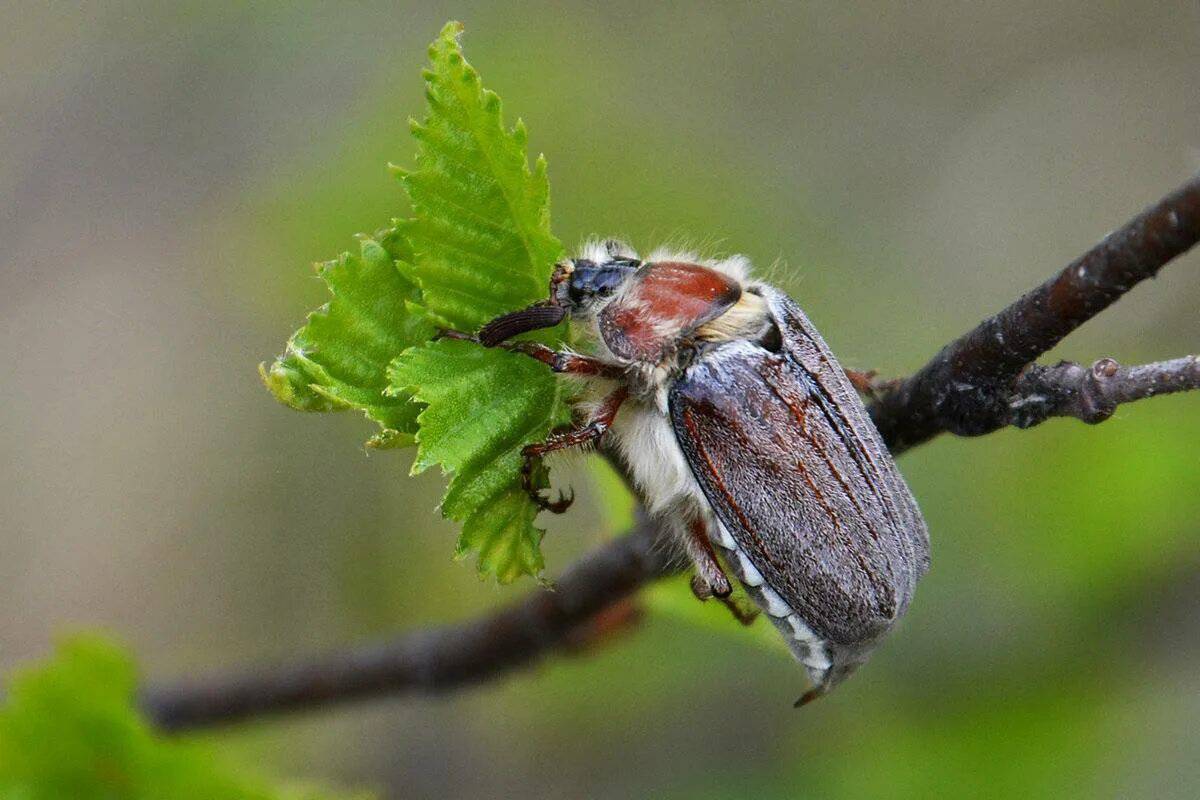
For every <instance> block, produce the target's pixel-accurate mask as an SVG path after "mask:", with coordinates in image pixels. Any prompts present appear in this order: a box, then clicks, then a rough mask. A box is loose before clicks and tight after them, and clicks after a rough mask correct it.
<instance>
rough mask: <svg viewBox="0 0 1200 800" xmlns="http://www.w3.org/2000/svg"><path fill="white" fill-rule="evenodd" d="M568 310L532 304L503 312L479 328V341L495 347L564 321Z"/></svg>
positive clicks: (485, 345)
mask: <svg viewBox="0 0 1200 800" xmlns="http://www.w3.org/2000/svg"><path fill="white" fill-rule="evenodd" d="M566 315H567V310H566V309H565V308H562V307H561V306H552V305H544V304H542V305H537V304H535V305H532V306H529V307H528V308H522V309H521V310H520V311H512V312H510V313H508V314H502V315H500V316H498V317H496V318H495V319H494V320H492V321H491V322H489V323H488V324H486V325H484V326H483V327H482V328H480V329H479V343H480V344H482V345H483V346H484V347H495V346H496V345H498V344H500V343H501V342H503V341H505V340H506V339H511V338H512V337H514V336H518V335H520V334H522V333H528V332H529V331H536V330H538V329H540V328H553V327H554V326H555V325H557V324H558V323H560V322H562V321H563V317H565V316H566Z"/></svg>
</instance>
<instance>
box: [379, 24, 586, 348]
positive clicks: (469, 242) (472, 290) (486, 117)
mask: <svg viewBox="0 0 1200 800" xmlns="http://www.w3.org/2000/svg"><path fill="white" fill-rule="evenodd" d="M461 31H462V26H461V25H459V24H458V23H455V22H452V23H450V24H448V25H447V26H446V27H445V28H443V29H442V32H441V35H440V36H438V38H437V39H436V40H435V41H434V43H433V44H432V45H431V46H430V48H429V58H430V68H429V69H428V70H426V71H425V73H424V74H425V83H426V92H425V96H426V99H427V100H428V101H429V115H428V116H427V117H426V119H425V121H424V122H421V123H418V122H413V123H412V125H411V127H412V133H413V136H414V137H415V138H416V139H417V142H418V143H419V149H418V151H417V159H416V160H417V167H418V169H417V170H416V171H415V172H411V173H402V174H401V180H402V181H403V182H404V186H405V188H406V189H407V190H408V194H409V197H410V198H411V200H412V205H413V210H414V211H415V215H416V218H415V219H414V220H411V221H410V222H409V223H408V224H407V225H406V226H405V228H404V232H405V234H406V235H407V236H408V238H409V241H410V242H411V243H412V248H413V251H414V253H415V259H414V261H413V262H412V264H411V271H410V274H411V275H412V276H413V277H414V278H415V279H416V281H417V283H418V284H419V285H420V287H421V291H422V295H423V300H422V304H423V305H424V306H425V307H426V308H427V309H428V310H429V311H430V312H432V313H433V314H435V315H437V316H438V317H439V318H441V319H443V320H445V321H447V322H448V323H449V324H450V327H453V328H456V329H458V330H462V331H473V330H475V329H476V328H478V327H479V326H480V325H482V324H484V323H485V322H487V321H488V320H490V319H492V318H493V317H496V316H499V315H500V314H503V313H505V312H507V311H512V310H514V309H517V308H521V307H522V306H525V305H528V304H529V303H531V302H533V301H535V300H541V299H543V298H545V296H546V292H547V284H548V282H549V279H550V273H551V271H552V270H553V268H554V263H555V262H556V261H557V260H558V259H559V257H560V256H561V255H562V252H563V250H562V245H561V244H560V243H559V242H558V240H557V239H555V238H554V235H553V234H551V233H550V201H549V194H550V187H549V183H548V181H547V179H546V160H545V158H541V157H539V158H538V160H537V164H536V167H535V168H534V170H533V171H532V172H531V171H530V169H529V164H528V161H527V159H526V155H525V142H526V132H525V127H524V125H523V124H522V123H521V122H520V121H518V122H517V124H516V127H515V128H513V129H512V130H507V129H506V128H505V127H504V121H503V119H502V116H501V108H500V98H499V97H497V96H496V94H495V93H494V92H492V91H490V90H488V89H485V88H483V86H482V84H481V83H480V79H479V73H478V72H476V71H475V69H474V68H473V67H472V66H471V65H470V64H468V63H467V62H466V60H464V59H463V55H462V50H461V49H460V47H459V44H458V34H459V33H461Z"/></svg>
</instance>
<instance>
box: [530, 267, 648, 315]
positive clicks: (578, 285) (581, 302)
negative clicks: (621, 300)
mask: <svg viewBox="0 0 1200 800" xmlns="http://www.w3.org/2000/svg"><path fill="white" fill-rule="evenodd" d="M641 266H642V262H640V261H638V260H637V259H636V258H624V257H617V258H610V259H608V260H605V261H593V260H592V259H590V258H573V259H570V260H568V261H564V262H563V263H561V264H559V265H558V266H557V267H556V268H555V270H554V275H553V277H551V278H550V297H551V302H552V303H553V304H554V305H558V306H562V307H563V308H565V309H567V310H568V311H570V312H581V311H582V312H587V311H592V310H594V308H595V307H596V306H597V305H599V304H600V303H603V302H604V301H606V300H608V299H609V298H611V297H612V296H613V295H614V294H616V293H617V291H618V290H619V289H620V288H621V287H622V286H624V285H625V283H626V281H628V280H629V279H630V278H632V277H633V275H634V273H635V272H637V271H638V268H639V267H641Z"/></svg>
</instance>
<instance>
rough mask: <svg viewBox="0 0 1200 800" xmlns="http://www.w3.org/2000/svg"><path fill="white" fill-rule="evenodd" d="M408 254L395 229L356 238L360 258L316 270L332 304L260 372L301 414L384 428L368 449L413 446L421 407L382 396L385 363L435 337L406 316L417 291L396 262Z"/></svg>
mask: <svg viewBox="0 0 1200 800" xmlns="http://www.w3.org/2000/svg"><path fill="white" fill-rule="evenodd" d="M411 257H412V251H411V249H410V247H409V245H408V242H407V241H406V240H405V238H404V236H403V234H401V233H400V231H399V230H398V229H397V228H395V227H393V228H389V229H385V230H383V231H381V232H380V233H378V234H376V236H374V237H363V238H362V239H360V241H359V247H358V252H357V253H343V254H342V255H341V256H339V257H338V258H336V259H334V260H333V261H328V262H325V263H324V264H319V265H317V274H318V275H320V276H321V278H322V279H323V280H324V281H325V283H326V285H327V286H328V287H329V291H330V293H331V294H332V295H333V299H332V300H330V301H329V302H328V303H326V304H325V305H324V306H322V307H321V308H320V309H318V310H317V311H314V312H313V313H312V314H310V315H309V318H308V324H306V325H305V326H304V327H303V328H301V329H300V330H298V331H296V333H295V334H293V336H292V338H291V339H289V340H288V343H287V347H286V349H285V351H284V354H283V355H282V356H280V357H279V358H278V359H276V361H275V362H274V363H273V364H271V366H270V367H269V368H268V367H266V366H265V365H262V366H260V367H259V371H260V373H261V375H262V378H263V381H264V383H266V385H267V388H268V389H270V390H271V393H272V394H274V395H275V397H276V398H277V399H278V400H280V401H281V402H283V403H285V404H286V405H289V406H291V407H292V408H296V409H299V410H301V411H340V410H345V409H358V410H360V411H362V412H364V413H365V414H366V415H367V416H368V417H369V418H370V419H372V420H374V421H375V422H377V423H379V425H380V427H381V428H382V429H383V430H382V431H381V433H380V434H378V435H377V436H375V437H374V438H372V439H371V441H370V442H369V444H372V445H374V446H380V447H394V446H398V445H403V444H411V443H412V434H413V433H415V432H416V416H417V412H418V411H419V410H420V409H419V408H418V407H417V406H416V405H415V404H414V403H412V402H411V401H410V399H409V398H408V397H407V396H405V395H401V394H395V393H392V394H385V393H384V389H386V388H387V365H388V363H389V362H390V361H391V360H392V359H393V358H395V357H396V356H397V355H398V354H399V353H400V352H402V351H403V350H404V349H405V348H406V347H411V346H412V345H414V344H416V343H418V342H423V341H426V340H428V339H429V337H430V336H431V335H432V334H433V326H432V325H431V324H430V323H429V322H428V321H427V320H426V319H425V318H423V317H421V316H418V315H414V314H412V313H410V312H409V306H410V304H412V303H413V302H415V301H416V300H418V299H419V298H420V292H419V290H418V289H417V287H416V286H415V285H414V284H413V282H412V281H411V280H409V279H408V278H406V277H404V276H403V275H402V274H401V272H400V270H399V269H398V267H397V262H398V261H401V260H403V259H410V258H411Z"/></svg>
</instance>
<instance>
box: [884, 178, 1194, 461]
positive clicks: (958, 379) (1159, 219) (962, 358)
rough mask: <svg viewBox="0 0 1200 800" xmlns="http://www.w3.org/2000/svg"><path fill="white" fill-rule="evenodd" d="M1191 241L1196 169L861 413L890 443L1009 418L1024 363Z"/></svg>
mask: <svg viewBox="0 0 1200 800" xmlns="http://www.w3.org/2000/svg"><path fill="white" fill-rule="evenodd" d="M1197 241H1200V177H1196V178H1193V179H1192V180H1190V181H1189V182H1187V183H1185V184H1184V185H1183V186H1181V187H1180V188H1179V189H1177V190H1176V191H1174V192H1172V193H1171V194H1169V195H1167V196H1166V197H1164V198H1163V199H1162V200H1160V201H1159V202H1158V203H1156V204H1154V205H1153V206H1151V207H1150V208H1148V209H1146V210H1145V211H1143V212H1142V213H1141V214H1139V215H1138V216H1136V217H1134V218H1133V219H1132V220H1130V221H1129V222H1128V223H1126V224H1125V225H1123V226H1122V227H1120V228H1118V229H1117V230H1115V231H1113V232H1112V233H1110V234H1109V235H1108V236H1107V237H1105V238H1104V240H1103V241H1102V242H1100V243H1099V244H1098V245H1096V246H1095V247H1093V248H1092V249H1091V250H1089V251H1088V252H1086V253H1084V254H1083V255H1082V256H1080V257H1079V258H1077V259H1076V260H1075V261H1073V262H1071V263H1070V264H1068V265H1067V266H1066V267H1065V268H1064V269H1063V270H1062V271H1061V272H1059V273H1058V274H1057V275H1055V276H1054V277H1052V278H1050V280H1048V281H1046V282H1045V283H1043V284H1042V285H1041V286H1039V287H1037V288H1036V289H1034V290H1032V291H1030V292H1028V293H1026V294H1025V295H1024V296H1023V297H1021V298H1020V299H1019V300H1017V301H1016V302H1015V303H1013V304H1012V305H1010V306H1008V308H1005V309H1004V310H1003V311H1001V312H1000V313H998V314H996V315H995V316H993V317H989V318H988V319H986V320H984V321H983V322H981V323H980V324H979V325H978V326H977V327H976V328H975V329H974V330H972V331H970V332H969V333H967V334H966V335H964V336H962V337H960V338H958V339H956V340H954V341H953V342H951V343H950V344H948V345H946V346H945V347H944V348H942V350H941V352H940V353H938V354H937V355H936V356H935V357H934V358H933V359H932V360H931V361H930V362H929V363H928V364H926V365H925V366H924V367H922V368H921V369H920V370H918V371H917V372H916V373H915V374H914V375H913V376H912V377H910V378H908V379H907V380H904V381H900V382H898V383H897V384H895V385H893V386H891V387H889V388H887V389H885V391H884V392H883V393H882V394H881V395H880V396H879V397H878V399H877V400H876V401H875V403H874V404H873V406H872V408H871V417H872V419H874V421H875V425H876V426H877V427H878V428H879V430H880V432H881V433H882V434H883V436H884V439H885V440H887V441H888V442H889V444H890V445H891V446H892V452H894V453H898V452H901V451H903V450H907V449H908V448H910V447H914V446H916V445H918V444H921V443H923V442H926V441H928V440H929V439H931V438H933V437H934V436H936V435H937V434H939V433H942V432H943V431H948V432H950V433H955V434H958V435H960V436H978V435H980V434H984V433H991V432H992V431H994V430H997V429H998V428H1002V427H1004V426H1005V425H1008V424H1010V422H1011V418H1012V415H1011V412H1010V408H1009V405H1008V399H1009V397H1010V393H1011V388H1012V385H1013V383H1014V381H1016V379H1017V376H1018V375H1019V374H1020V373H1021V371H1022V370H1024V369H1025V367H1026V366H1028V365H1029V364H1030V363H1031V362H1033V361H1034V359H1036V358H1038V357H1039V356H1041V355H1043V354H1044V353H1046V352H1047V351H1049V350H1050V349H1052V348H1053V347H1054V346H1055V345H1057V344H1058V343H1059V342H1060V341H1062V340H1063V338H1064V337H1065V336H1066V335H1067V334H1069V333H1070V332H1071V331H1073V330H1075V329H1076V328H1078V327H1079V326H1080V325H1082V324H1083V323H1085V322H1087V321H1088V320H1089V319H1091V318H1092V317H1094V316H1096V315H1097V314H1099V313H1100V312H1101V311H1103V310H1104V309H1106V308H1108V307H1109V306H1110V305H1112V304H1113V303H1115V302H1116V301H1117V300H1118V299H1120V298H1121V296H1122V295H1124V294H1125V293H1126V292H1128V291H1129V290H1130V289H1132V288H1133V287H1134V286H1136V285H1137V284H1138V283H1140V282H1141V281H1143V280H1145V279H1146V278H1152V277H1154V275H1155V274H1157V272H1158V271H1159V270H1160V269H1161V268H1162V267H1163V265H1164V264H1166V263H1167V262H1168V261H1170V260H1171V259H1173V258H1175V257H1176V256H1178V255H1180V254H1181V253H1185V252H1187V251H1188V250H1189V249H1191V248H1192V247H1193V246H1194V245H1195V244H1196V242H1197Z"/></svg>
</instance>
